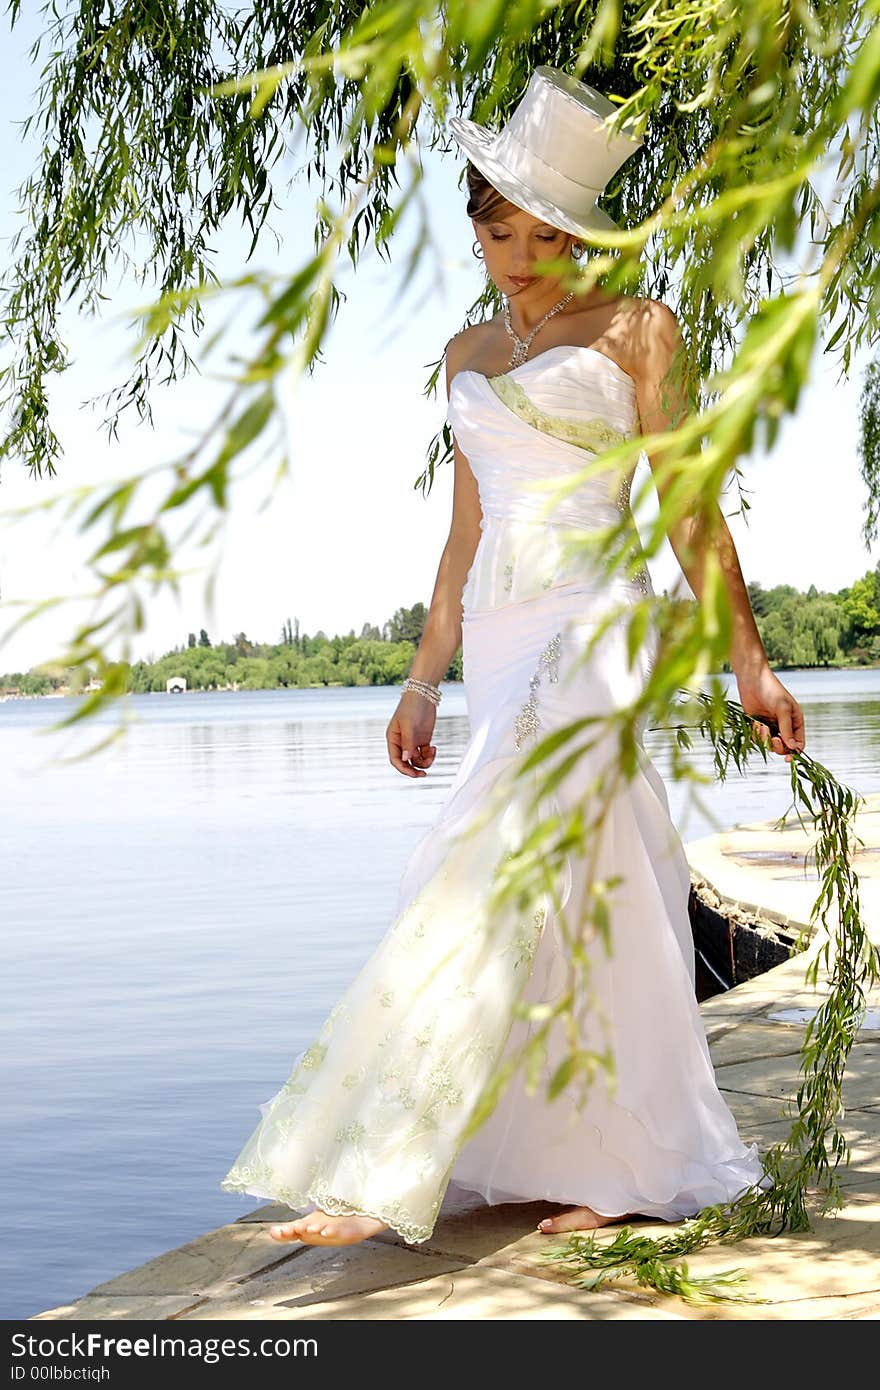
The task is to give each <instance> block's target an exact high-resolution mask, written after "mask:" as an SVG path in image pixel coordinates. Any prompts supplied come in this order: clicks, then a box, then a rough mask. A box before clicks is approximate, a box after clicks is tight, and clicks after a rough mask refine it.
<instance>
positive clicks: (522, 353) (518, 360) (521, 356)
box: [504, 290, 574, 367]
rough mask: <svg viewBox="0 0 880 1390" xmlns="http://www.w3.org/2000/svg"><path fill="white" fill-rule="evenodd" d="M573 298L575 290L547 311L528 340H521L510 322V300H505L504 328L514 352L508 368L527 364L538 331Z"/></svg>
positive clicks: (570, 291)
mask: <svg viewBox="0 0 880 1390" xmlns="http://www.w3.org/2000/svg"><path fill="white" fill-rule="evenodd" d="M573 298H574V290H569V292H568V294H566V295H564V296H563V297H562V299H560V300H559V301H558V303H556V304H554V305H553V308H552V309H548V310H547V312H546V314H545V315H544V317H543V318H542V319H541V321H540V323H536V324H535V326H534V328H533V329H532V331H531V333H530V334H529V335H528V337H527V338H521V337H520V336H519V334H518V333H517V331H516V329H515V328H514V326H513V324H512V323H511V322H510V299H509V297H508V298H507V299H506V300H505V304H504V327H505V328H506V329H507V331H508V333H509V334H510V336H511V338H512V339H513V352H512V354H511V357H510V361H509V362H508V364H507V365H508V367H519V366H521V364H522V363H523V362H525V360H526V357H527V355H528V351H529V348H530V347H531V345H532V339H533V338H534V336H535V334H536V333H537V331H538V329H539V328H543V327H544V324H545V323H546V322H547V320H548V319H551V318H552V317H553V315H554V314H558V313H559V311H560V309H564V308H565V306H566V304H568V302H569V301H570V300H572V299H573Z"/></svg>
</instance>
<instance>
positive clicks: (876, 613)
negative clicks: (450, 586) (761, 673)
mask: <svg viewBox="0 0 880 1390" xmlns="http://www.w3.org/2000/svg"><path fill="white" fill-rule="evenodd" d="M748 589H749V598H750V601H751V605H752V611H753V612H754V614H755V619H756V622H757V624H758V630H759V632H760V634H761V640H762V641H763V643H764V646H765V648H766V650H767V656H768V657H769V659H770V663H771V665H773V666H775V667H778V668H788V669H790V668H792V667H807V668H813V667H849V666H872V665H875V664H877V663H878V662H880V564H878V566H877V567H876V568H875V569H873V570H869V571H868V573H867V574H865V575H864V576H863V577H862V578H861V579H857V580H856V581H855V583H854V584H852V585H851V586H850V587H849V588H846V589H839V590H838V591H837V592H836V593H820V592H819V590H817V588H816V586H815V584H811V585H810V587H809V589H808V590H807V592H806V593H805V594H804V593H801V592H800V591H799V590H797V589H795V588H794V587H793V586H792V585H790V584H777V585H776V587H775V588H773V589H764V588H762V586H761V585H760V584H755V583H753V584H749V586H748ZM692 601H693V600H691V599H686V600H682V602H692ZM427 616H428V612H427V609H426V607H425V605H424V604H423V603H416V604H414V605H413V606H412V608H398V609H397V611H396V613H395V614H394V616H393V617H392V618H390V619H389V620H388V621H387V622H386V623H384V624H383V626H382V627H381V628H378V627H376V626H375V625H374V624H371V623H364V625H363V627H362V628H361V630H360V633H359V634H357V635H356V634H355V631H354V628H352V629H351V630H350V631H349V632H348V633H347V634H345V635H344V636H336V637H328V636H327V634H326V632H324V631H323V630H322V629H320V628H319V629H318V631H317V632H315V633H313V634H312V635H309V634H308V633H306V632H302V633H301V632H300V625H299V619H298V618H297V619H295V620H291V619H290V618H288V619H287V620H286V622H285V623H283V624H282V628H281V638H280V641H278V642H275V643H267V642H251V641H250V639H249V638H248V637H247V636H246V634H245V633H243V632H239V633H236V634H235V636H234V637H233V638H232V641H231V642H219V643H216V644H214V643H212V642H211V640H210V638H209V636H208V634H207V632H206V631H205V629H204V628H201V629H200V631H199V635H198V637H197V636H196V634H195V633H194V632H190V633H189V634H188V637H187V641H186V644H185V645H184V646H180V647H174V648H173V649H172V650H171V651H169V652H166V653H165V655H164V656H161V657H159V658H154V657H152V656H150V657H148V658H147V659H146V660H144V661H135V662H134V663H133V664H132V665H131V667H130V680H129V689H130V690H131V691H132V692H134V693H136V694H143V693H147V692H149V691H154V690H158V691H164V689H165V684H166V681H167V680H168V679H169V678H170V677H171V676H184V677H185V679H186V684H187V689H189V690H231V689H238V690H276V689H279V688H282V689H290V688H305V687H315V686H330V685H397V684H398V683H399V682H400V681H402V680H403V678H404V676H406V674H407V672H408V671H409V668H410V666H411V665H412V661H413V657H414V656H415V653H416V648H417V647H418V645H419V642H420V641H421V637H422V632H423V630H424V626H425V620H426V618H427ZM461 674H462V673H461V648H459V650H458V651H457V652H456V654H455V656H454V657H453V660H452V662H451V663H450V665H449V669H448V670H447V671H446V674H445V676H444V677H443V679H444V680H448V681H455V680H461ZM70 680H71V672H69V671H67V670H65V669H64V668H63V667H52V666H49V665H47V666H42V667H37V668H35V669H34V670H31V671H26V672H22V671H12V672H9V673H8V674H6V675H3V676H0V693H10V694H19V695H49V694H52V693H53V692H54V691H58V690H63V689H66V688H67V687H68V686H69V684H70Z"/></svg>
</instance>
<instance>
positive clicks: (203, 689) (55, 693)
mask: <svg viewBox="0 0 880 1390" xmlns="http://www.w3.org/2000/svg"><path fill="white" fill-rule="evenodd" d="M878 668H880V661H866V662H860V663H859V664H858V665H854V666H772V667H771V670H772V671H773V672H774V673H775V674H777V675H778V674H779V673H780V672H784V671H817V672H818V671H821V672H832V671H836V672H841V671H876V670H877V669H878ZM710 674H711V675H719V676H727V675H732V674H733V672H731V671H713V672H710ZM402 684H403V682H402V681H391V682H389V683H388V684H387V685H372V684H371V685H366V684H365V685H349V684H347V683H346V682H344V681H321V682H319V683H317V684H315V685H265V686H257V687H255V688H254V689H248V690H246V691H245V690H244V688H243V687H242V686H240V685H220V686H196V687H194V688H193V689H191V690H175V691H169V690H129V691H126V692H125V693H126V694H127V695H138V696H142V695H147V696H152V695H155V696H157V697H161V698H162V699H169V698H170V699H178V698H179V697H180V696H181V695H229V694H231V695H240V694H242V693H246V694H248V695H258V694H261V693H263V692H268V691H279V690H283V691H285V692H287V693H290V692H291V691H295V690H391V689H393V688H394V687H395V686H400V685H402ZM440 684H441V685H463V684H464V682H463V681H460V680H442V681H441V682H440ZM97 689H98V687H97V686H93V687H91V688H90V689H86V690H70V689H61V690H50V691H46V692H45V693H44V694H42V695H25V694H22V693H21V692H20V691H17V690H8V691H0V704H2V703H3V702H4V701H6V700H65V699H71V698H76V697H77V696H86V695H94V694H95V693H96V691H97ZM117 698H119V697H117Z"/></svg>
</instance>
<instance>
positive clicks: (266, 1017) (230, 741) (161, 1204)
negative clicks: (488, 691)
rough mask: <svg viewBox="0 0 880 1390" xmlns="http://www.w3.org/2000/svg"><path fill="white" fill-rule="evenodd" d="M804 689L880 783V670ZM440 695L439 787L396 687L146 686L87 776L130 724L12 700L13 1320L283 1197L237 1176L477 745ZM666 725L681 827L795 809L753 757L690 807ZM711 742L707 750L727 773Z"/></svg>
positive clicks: (816, 717)
mask: <svg viewBox="0 0 880 1390" xmlns="http://www.w3.org/2000/svg"><path fill="white" fill-rule="evenodd" d="M780 678H781V679H782V681H783V683H784V684H785V685H786V686H787V687H788V689H790V690H791V692H792V694H794V695H795V696H796V697H797V699H798V700H799V701H800V702H801V704H802V706H803V707H804V711H805V714H806V720H807V750H806V751H807V752H808V753H809V754H810V755H811V756H812V757H813V758H815V759H817V760H818V761H819V762H822V763H824V764H825V765H826V766H827V767H829V768H830V769H831V771H832V772H833V773H834V774H835V776H836V777H837V778H838V779H839V780H840V781H843V782H846V783H847V784H848V785H850V786H852V787H855V788H856V789H857V790H858V791H860V792H862V793H864V794H867V793H868V792H872V791H877V790H878V789H880V758H878V756H877V754H878V745H880V672H878V671H877V670H862V671H850V672H843V673H841V672H802V671H793V672H780ZM727 684H728V691H729V694H730V696H731V698H734V699H735V698H737V693H736V686H735V684H734V683H733V681H732V679H731V678H729V677H728V678H727ZM443 690H444V699H443V703H442V704H441V706H440V712H439V718H438V722H437V728H436V733H435V739H434V741H435V742H436V744H437V745H438V756H437V762H436V764H435V767H434V769H433V770H432V771H431V772H430V773H429V775H428V776H427V777H426V778H420V779H415V780H414V779H411V778H405V777H403V776H401V775H400V774H398V773H397V772H395V770H394V769H393V768H392V767H391V766H390V764H389V762H388V759H387V752H386V748H385V737H384V732H385V727H386V725H387V722H388V719H389V718H390V716H391V713H392V711H393V710H394V707H395V705H396V703H397V699H398V696H399V693H400V692H399V689H398V688H397V687H374V688H369V689H362V688H357V689H330V690H321V691H315V690H293V691H255V692H216V693H206V694H198V693H192V694H187V695H183V696H169V695H141V696H134V697H130V698H129V700H128V707H129V708H130V709H131V711H132V712H133V714H134V715H135V716H136V719H135V721H134V722H133V724H132V726H131V727H130V729H129V732H128V734H127V735H126V738H125V739H124V740H123V741H121V742H120V743H117V744H115V745H113V746H111V747H110V748H109V749H108V750H106V751H105V752H103V753H100V754H98V755H97V756H96V757H93V758H89V759H85V760H83V761H80V762H73V763H69V764H66V765H64V764H60V763H57V762H53V759H55V758H57V757H58V756H61V755H64V756H69V755H70V753H71V751H73V750H74V749H75V748H84V747H85V746H87V745H91V744H92V743H93V742H95V741H97V738H98V736H99V732H107V731H108V730H109V728H110V727H112V725H113V723H115V721H116V719H117V717H118V716H117V714H116V712H107V713H106V714H104V715H103V716H102V718H101V720H100V721H99V722H98V723H96V722H88V721H87V728H86V729H84V730H83V731H82V732H81V734H80V736H79V737H77V738H76V739H74V740H72V739H71V737H70V734H64V735H58V734H52V735H50V736H44V735H43V732H42V731H44V730H45V729H46V728H47V726H48V725H49V724H50V723H52V722H54V721H55V720H56V719H59V718H61V717H62V714H63V713H64V712H66V711H67V710H68V709H69V708H71V706H72V704H73V703H75V702H74V701H71V700H66V699H51V700H38V699H33V700H6V701H3V702H0V766H2V768H3V777H4V804H5V806H6V829H5V833H4V855H5V865H4V872H3V874H2V876H0V916H2V922H3V954H4V962H3V964H4V968H3V973H2V986H0V988H2V990H3V998H2V1011H0V1028H2V1033H3V1038H2V1042H3V1054H4V1058H5V1060H6V1064H7V1065H6V1067H5V1068H4V1081H3V1086H4V1089H5V1095H4V1118H5V1122H4V1125H3V1134H2V1139H0V1144H2V1161H3V1171H4V1173H5V1175H6V1176H5V1180H4V1184H3V1195H2V1203H3V1210H2V1217H0V1219H2V1231H3V1242H2V1254H0V1261H2V1265H0V1291H2V1302H0V1316H2V1317H4V1318H6V1319H10V1318H22V1317H27V1316H29V1315H31V1314H33V1313H35V1312H38V1311H40V1310H42V1309H44V1308H50V1307H54V1306H56V1305H57V1304H60V1303H63V1302H65V1301H69V1300H71V1299H73V1298H76V1297H78V1296H80V1295H81V1294H83V1293H85V1292H86V1291H87V1290H88V1289H89V1288H91V1287H92V1286H93V1285H94V1284H96V1283H98V1282H100V1281H102V1280H105V1279H109V1278H111V1277H112V1276H113V1275H115V1274H119V1273H121V1272H122V1271H124V1270H127V1269H130V1268H132V1267H133V1266H135V1265H138V1264H141V1263H142V1262H143V1261H144V1260H147V1259H149V1258H151V1257H152V1256H154V1255H158V1254H160V1253H161V1252H163V1251H165V1250H168V1249H170V1248H171V1247H173V1246H176V1245H179V1244H181V1243H182V1242H184V1241H186V1240H190V1239H192V1238H193V1237H195V1236H198V1235H201V1234H202V1233H203V1232H205V1231H206V1230H208V1229H210V1228H211V1227H213V1226H218V1225H222V1224H224V1223H225V1222H227V1221H232V1220H234V1219H235V1218H236V1217H238V1216H240V1215H242V1214H243V1213H244V1212H246V1211H250V1210H252V1209H253V1208H254V1207H256V1206H258V1205H259V1204H260V1203H259V1199H258V1198H254V1197H249V1196H243V1195H239V1194H232V1193H226V1192H223V1191H221V1189H220V1187H219V1182H220V1179H221V1178H222V1176H223V1175H224V1174H225V1172H226V1170H227V1168H228V1167H229V1166H230V1164H231V1163H232V1161H233V1160H234V1159H235V1157H236V1156H237V1154H238V1152H239V1150H240V1148H241V1146H242V1144H243V1143H244V1140H245V1139H246V1138H247V1136H248V1135H249V1134H250V1132H251V1130H252V1129H253V1128H254V1126H255V1125H256V1123H257V1120H258V1118H259V1114H258V1111H257V1105H258V1103H260V1102H262V1101H264V1100H266V1099H268V1097H269V1096H270V1095H272V1094H273V1093H274V1092H275V1091H276V1090H277V1089H278V1087H279V1086H280V1085H281V1083H282V1082H283V1081H284V1080H286V1078H287V1076H288V1074H289V1071H290V1065H291V1063H292V1060H293V1058H294V1057H295V1056H296V1054H297V1053H298V1052H299V1051H301V1050H302V1049H303V1048H304V1047H306V1046H307V1045H308V1043H309V1042H310V1041H311V1040H312V1038H313V1037H314V1035H315V1034H316V1032H317V1030H318V1028H319V1027H320V1025H321V1023H322V1021H323V1019H324V1017H325V1015H326V1013H327V1012H328V1011H329V1009H330V1008H331V1007H332V1005H333V1003H334V1002H335V1001H336V999H337V998H338V997H339V995H340V994H341V993H342V991H343V990H344V988H345V987H346V985H347V984H348V983H349V981H350V980H351V979H352V978H353V977H354V975H355V974H356V973H357V971H358V969H359V968H360V966H361V965H362V964H363V962H364V961H365V960H366V958H367V956H368V955H369V954H370V952H371V950H372V949H373V948H374V946H375V945H376V944H377V943H378V941H379V939H380V937H381V936H382V935H383V934H384V933H385V931H386V930H387V928H388V927H389V925H390V923H391V921H392V920H393V910H394V905H395V902H396V894H397V889H398V883H399V879H400V875H401V874H402V871H403V867H404V864H405V862H406V859H407V856H408V854H409V852H410V850H411V849H412V848H413V847H414V846H415V843H416V841H417V840H418V839H419V838H420V837H421V836H422V835H423V834H424V832H425V830H426V829H427V828H428V827H429V826H430V824H431V823H432V821H433V820H434V818H435V816H436V813H437V809H438V807H439V805H440V803H441V801H442V800H443V798H444V796H445V793H446V790H447V788H448V787H449V784H450V782H451V779H452V777H453V775H454V772H455V769H456V767H457V765H458V762H459V760H460V758H461V755H462V752H463V750H464V747H465V744H466V741H467V737H468V721H467V715H466V710H465V702H464V692H463V689H462V687H461V686H459V685H454V684H451V685H445V686H444V687H443ZM667 739H668V735H665V734H661V733H659V732H657V731H651V730H648V732H647V735H646V739H645V746H646V748H647V750H648V752H649V753H650V754H651V756H652V757H653V758H654V760H655V762H656V764H657V767H658V769H659V770H660V772H661V774H662V775H664V776H665V777H667V788H668V791H669V797H670V804H671V807H672V812H673V818H674V819H675V823H676V825H677V827H678V829H679V831H680V833H681V834H682V836H683V838H684V839H685V840H689V839H694V838H696V837H698V836H700V835H704V834H708V833H711V832H712V831H713V830H716V829H722V828H729V827H730V826H732V825H735V824H736V823H738V822H747V821H754V820H763V819H766V818H768V817H771V816H775V815H779V814H780V813H781V812H782V811H783V810H785V809H786V807H787V806H788V805H789V802H790V786H789V765H788V764H787V763H786V762H785V761H784V759H782V758H780V757H776V756H771V758H770V760H769V761H768V763H767V764H766V766H765V764H764V763H763V761H762V759H761V756H760V754H759V753H757V752H756V754H755V756H754V758H753V760H752V763H751V766H750V769H749V771H748V773H747V775H746V776H744V777H740V776H739V775H738V774H736V773H734V774H733V775H732V777H730V778H729V779H728V781H727V782H726V783H716V784H713V785H711V786H708V787H705V788H701V789H700V797H701V800H702V806H699V807H695V806H694V805H693V804H688V795H689V794H688V791H687V789H686V786H685V784H683V783H678V784H677V783H675V782H674V781H672V780H671V779H670V778H669V773H668V767H669V760H668V754H667V747H666V744H667ZM710 752H711V750H710V746H709V745H708V744H707V745H705V746H703V745H700V746H698V747H695V749H694V754H693V761H694V764H695V765H696V766H697V767H699V768H700V770H701V771H704V772H706V773H707V774H708V773H710V772H711V766H712V763H711V756H710Z"/></svg>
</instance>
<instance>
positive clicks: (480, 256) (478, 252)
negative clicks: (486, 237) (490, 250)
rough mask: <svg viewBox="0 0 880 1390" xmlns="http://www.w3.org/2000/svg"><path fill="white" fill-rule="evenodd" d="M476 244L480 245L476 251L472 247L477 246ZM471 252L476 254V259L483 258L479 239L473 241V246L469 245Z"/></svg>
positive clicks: (480, 259)
mask: <svg viewBox="0 0 880 1390" xmlns="http://www.w3.org/2000/svg"><path fill="white" fill-rule="evenodd" d="M477 246H479V247H480V249H479V251H477V250H475V249H474V248H475V247H477ZM471 253H472V254H473V255H474V256H476V258H477V260H478V261H482V260H484V259H485V257H484V256H483V248H482V246H480V243H479V241H475V242H474V244H473V246H472V247H471Z"/></svg>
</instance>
